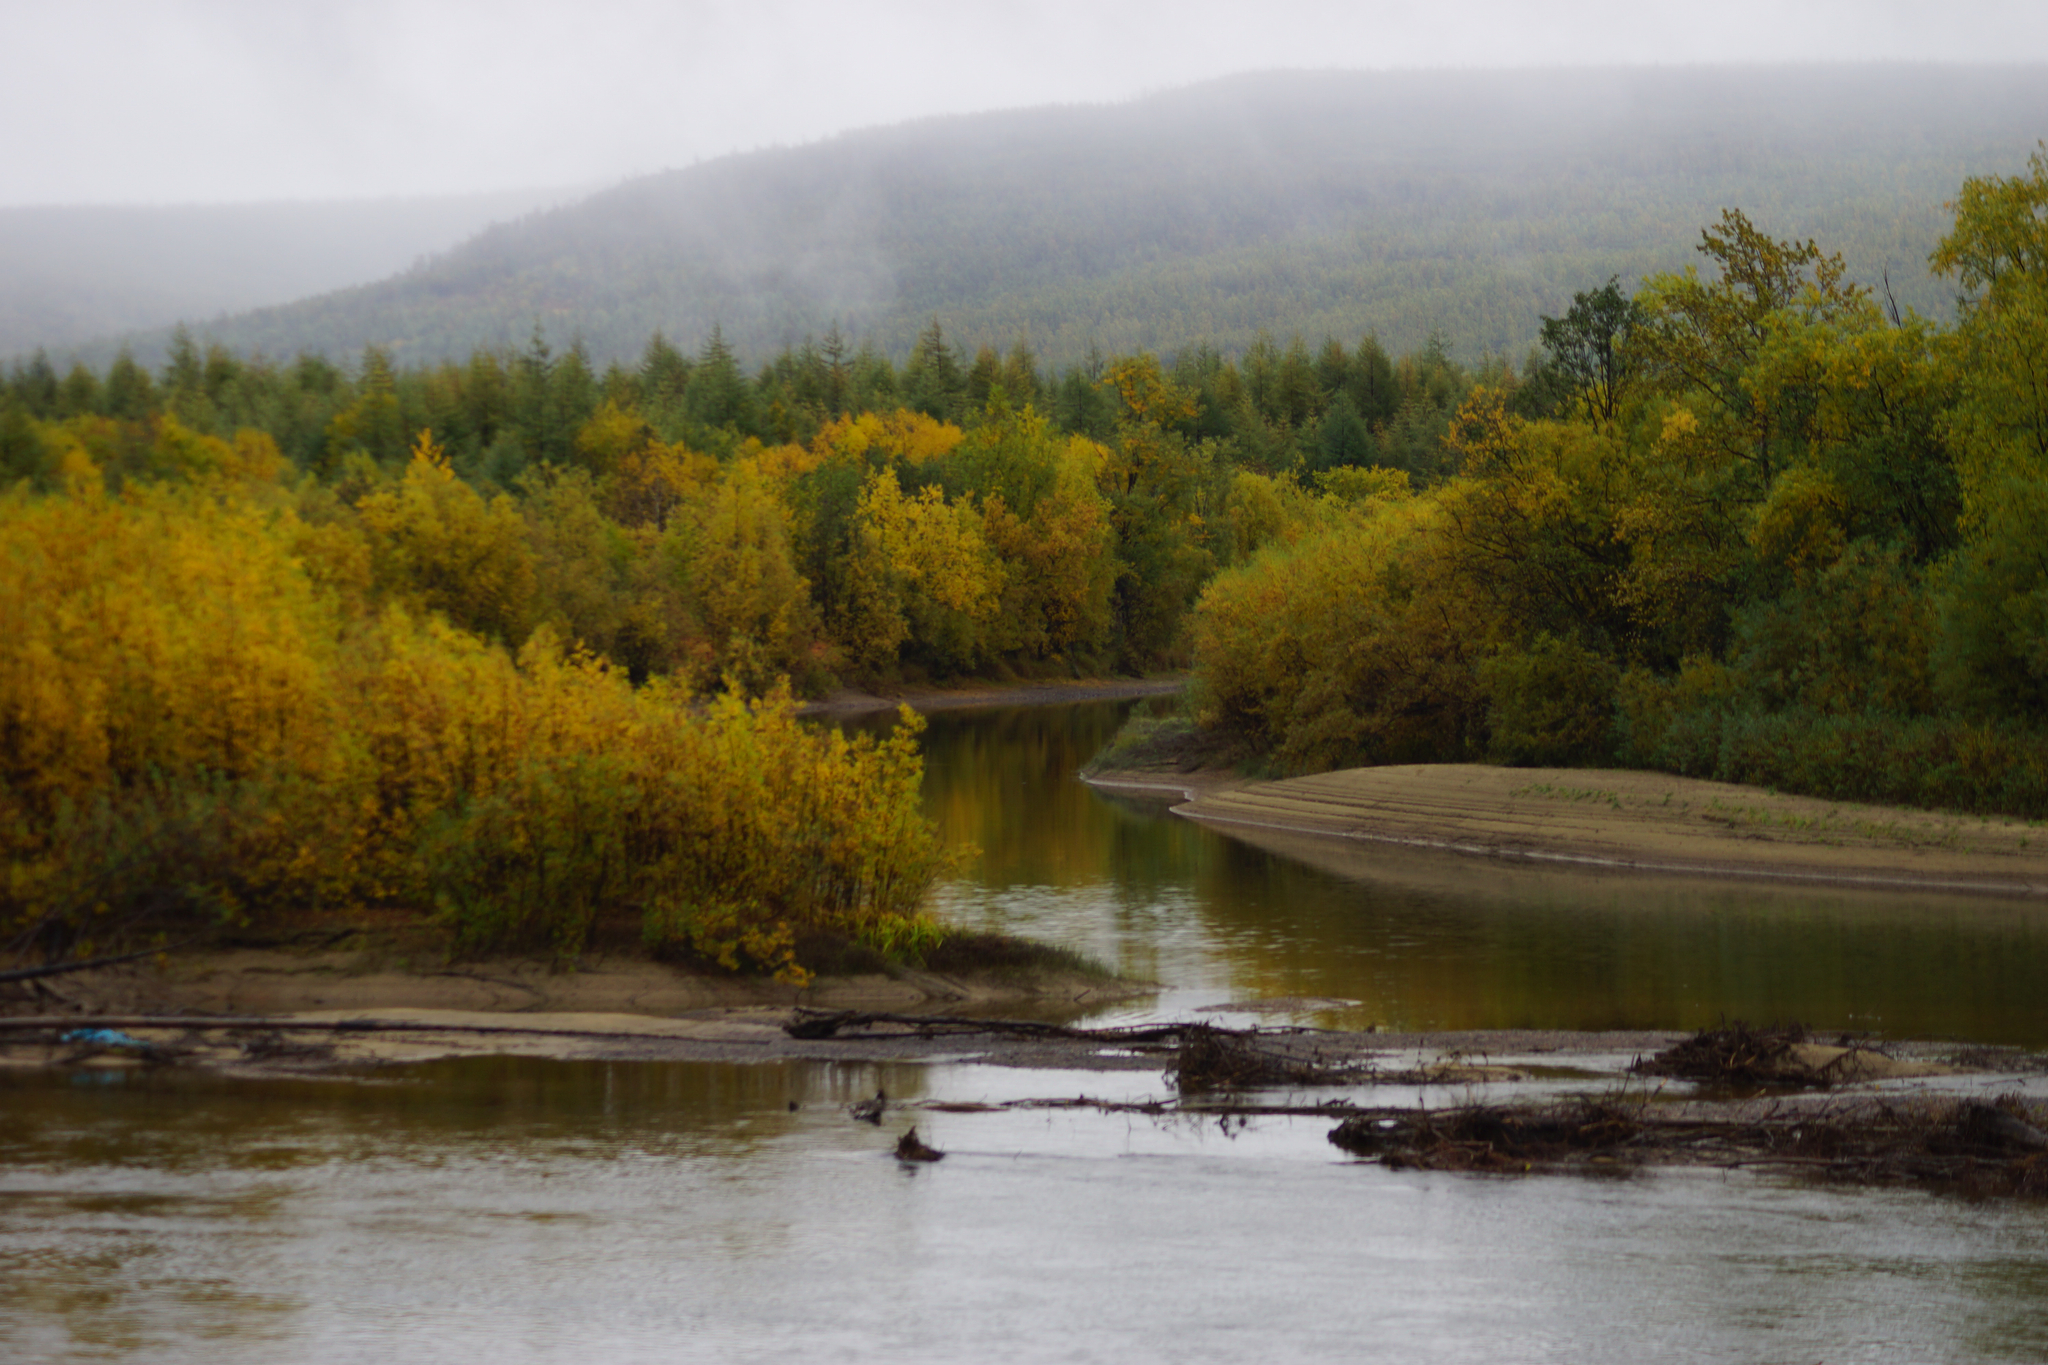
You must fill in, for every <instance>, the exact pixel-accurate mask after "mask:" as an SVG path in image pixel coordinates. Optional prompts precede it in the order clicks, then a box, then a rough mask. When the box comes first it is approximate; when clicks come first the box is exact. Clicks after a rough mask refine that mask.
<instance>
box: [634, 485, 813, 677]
mask: <svg viewBox="0 0 2048 1365" xmlns="http://www.w3.org/2000/svg"><path fill="white" fill-rule="evenodd" d="M669 548H670V552H671V553H672V554H673V555H674V556H675V557H676V559H677V560H678V564H677V569H676V572H677V574H678V577H679V580H680V582H679V587H680V588H681V590H682V592H683V593H684V595H685V597H686V598H687V600H688V601H689V602H690V603H691V604H692V606H693V607H694V609H695V612H696V615H697V618H698V626H699V629H700V630H701V632H702V636H703V639H704V641H705V643H706V645H707V646H708V649H709V651H710V655H711V657H710V659H709V661H708V662H709V663H710V665H711V668H712V670H713V672H714V675H715V674H717V673H732V674H733V675H734V676H735V678H736V680H737V681H738V682H739V683H740V685H741V686H742V687H743V688H744V689H745V690H747V691H749V692H752V693H761V692H764V691H766V690H767V689H768V688H769V686H770V685H771V684H772V683H773V681H774V680H775V678H776V677H777V676H778V675H786V674H788V673H790V672H792V671H794V669H795V668H796V666H797V656H798V654H799V653H800V652H801V651H802V650H803V649H804V647H805V646H807V645H808V644H809V642H810V638H811V635H812V633H813V629H814V626H813V620H812V610H811V602H810V585H809V584H808V583H806V582H805V581H804V579H803V578H802V577H801V576H800V575H799V574H798V573H797V571H796V564H795V560H794V559H793V558H792V556H791V552H790V540H789V512H788V509H786V508H785V507H784V506H783V505H782V502H781V501H780V499H778V498H777V497H776V495H775V491H774V489H773V488H772V487H771V486H770V484H769V482H768V480H767V479H766V478H765V477H764V476H763V474H762V472H761V469H760V466H759V464H758V463H757V462H756V461H755V460H753V459H751V458H742V459H740V460H738V461H736V462H734V464H733V466H732V468H731V469H730V470H729V471H728V472H727V475H726V478H725V479H724V481H723V482H721V483H719V484H717V485H716V486H714V487H712V488H710V489H707V490H704V491H703V492H702V493H701V494H699V495H698V496H697V497H696V498H695V500H694V501H693V502H692V504H691V506H690V509H689V511H688V513H687V514H686V515H685V516H683V517H681V518H680V519H679V523H678V526H677V529H676V531H675V533H674V534H673V535H672V536H671V538H670V542H669Z"/></svg>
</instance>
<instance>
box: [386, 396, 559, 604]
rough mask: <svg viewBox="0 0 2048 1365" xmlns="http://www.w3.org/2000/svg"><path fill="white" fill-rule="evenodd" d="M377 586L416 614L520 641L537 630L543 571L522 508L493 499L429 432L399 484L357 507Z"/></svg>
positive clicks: (422, 436)
mask: <svg viewBox="0 0 2048 1365" xmlns="http://www.w3.org/2000/svg"><path fill="white" fill-rule="evenodd" d="M356 510H357V513H358V514H359V515H360V517H361V518H362V525H363V529H364V530H365V531H366V532H367V533H368V536H369V540H370V551H371V562H372V565H373V568H374V571H375V575H376V582H377V586H378V588H379V589H380V590H382V591H383V592H385V593H387V594H389V595H390V596H392V597H393V598H394V599H396V600H399V601H403V602H405V603H407V604H409V605H411V606H412V607H414V608H415V609H418V610H423V611H436V612H440V613H441V614H442V615H444V616H446V617H447V618H448V619H449V620H451V621H453V622H455V623H456V624H457V625H460V626H462V627H464V628H466V629H469V630H474V631H478V632H480V633H482V634H485V635H488V636H491V637H492V638H494V639H498V640H503V641H506V642H508V643H517V642H518V641H520V640H523V639H524V638H525V637H526V633H527V631H528V630H529V629H531V626H532V619H531V617H532V611H533V595H534V572H533V559H532V555H531V554H530V553H529V552H528V550H527V547H526V526H525V522H524V521H523V519H522V518H521V517H520V515H519V509H518V506H517V505H516V504H515V503H514V502H513V501H512V499H511V498H509V497H506V496H504V495H502V494H501V495H500V496H498V497H497V498H494V499H492V500H491V501H490V502H488V503H486V502H485V501H484V499H483V498H482V496H481V495H479V494H478V493H477V491H476V490H475V489H474V488H471V487H470V486H469V485H468V484H467V483H464V482H463V481H462V480H461V479H460V478H458V477H457V476H456V473H455V471H454V470H453V469H451V468H450V467H449V464H448V459H447V456H446V455H445V453H444V452H443V451H442V449H441V447H440V446H438V445H436V444H435V443H434V438H433V433H431V432H427V431H422V432H421V433H420V434H419V438H418V440H416V441H415V442H414V444H413V452H412V462H411V463H410V464H409V465H407V466H406V471H405V477H404V478H403V479H402V480H401V481H400V482H399V484H398V486H397V487H396V488H379V489H376V490H375V491H373V492H371V493H369V494H367V495H365V496H364V497H363V499H362V501H361V502H359V503H358V504H357V507H356Z"/></svg>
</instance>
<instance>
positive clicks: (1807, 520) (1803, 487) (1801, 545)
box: [1749, 465, 1848, 569]
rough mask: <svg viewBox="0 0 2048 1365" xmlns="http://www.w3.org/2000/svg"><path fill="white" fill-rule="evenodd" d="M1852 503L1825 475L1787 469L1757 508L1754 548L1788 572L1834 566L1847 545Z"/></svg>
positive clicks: (1752, 533) (1809, 468)
mask: <svg viewBox="0 0 2048 1365" xmlns="http://www.w3.org/2000/svg"><path fill="white" fill-rule="evenodd" d="M1847 516H1848V501H1847V499H1846V498H1845V497H1844V496H1843V493H1842V489H1841V486H1840V485H1839V484H1837V483H1836V482H1835V480H1834V479H1833V478H1832V477H1831V476H1830V475H1828V474H1827V473H1825V472H1824V471H1822V470H1818V469H1815V468H1813V467H1812V466H1808V465H1802V466H1799V467H1796V468H1793V469H1789V470H1787V471H1786V472H1785V473H1784V474H1783V475H1781V476H1780V477H1779V479H1778V481H1777V483H1775V484H1773V485H1772V487H1771V492H1770V496H1768V497H1767V498H1765V499H1764V501H1763V503H1762V505H1761V506H1759V507H1758V508H1757V509H1756V519H1755V522H1754V524H1753V525H1752V526H1751V528H1750V533H1749V543H1750V545H1751V546H1752V547H1753V548H1754V549H1755V550H1756V552H1757V553H1758V554H1759V555H1761V556H1762V557H1763V558H1764V559H1765V561H1766V562H1769V563H1773V564H1782V565H1784V566H1786V567H1787V568H1792V569H1800V568H1809V569H1810V568H1821V567H1825V566H1826V565H1828V564H1832V563H1833V562H1834V561H1835V560H1836V559H1837V558H1838V557H1839V556H1840V555H1841V553H1842V547H1843V546H1844V545H1845V544H1846V543H1847V541H1848V532H1847V527H1846V525H1845V522H1846V520H1847Z"/></svg>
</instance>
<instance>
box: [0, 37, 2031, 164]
mask: <svg viewBox="0 0 2048 1365" xmlns="http://www.w3.org/2000/svg"><path fill="white" fill-rule="evenodd" d="M14 10H15V12H14V13H12V14H10V16H9V18H8V24H7V27H8V38H9V44H8V45H9V49H10V57H11V60H10V62H9V64H8V65H9V73H8V79H7V80H6V81H4V82H0V126H4V127H5V128H6V129H7V130H8V131H7V134H6V136H5V140H4V142H0V146H4V148H5V150H4V152H0V167H4V168H5V174H4V175H0V204H49V203H73V204H75V203H129V202H145V203H173V202H208V201H219V200H248V199H273V198H330V197H339V196H361V195H388V194H424V193H438V192H452V191H466V190H483V189H497V188H511V187H523V186H546V185H561V186H577V187H589V188H595V187H597V186H599V185H602V184H606V183H610V182H612V181H615V180H618V179H620V178H622V177H624V176H627V175H631V174H635V173H639V172H647V171H656V170H660V169H663V168H664V167H669V166H684V165H688V164H690V163H691V162H693V161H696V160H699V159H702V158H706V157H713V156H718V155H721V154H724V153H726V152H732V151H745V150H750V149H753V148H758V147H763V146H768V145H771V144H774V143H779V142H780V143H787V142H806V141H811V140H814V139H817V138H820V137H824V136H827V135H829V134H831V133H835V132H839V131H843V130H845V129H848V128H859V127H865V126H869V125H873V124H878V123H892V122H896V121H899V120H902V119H905V118H912V117H916V116H919V115H925V114H943V113H965V112H971V111H976V110H984V109H996V108H1005V107H1014V106H1019V105H1032V104H1046V103H1054V102H1078V101H1108V100H1121V99H1128V98H1130V97H1132V96H1134V95H1138V94H1142V93H1144V92H1146V91H1150V90H1158V89H1162V88H1167V87H1171V86H1176V85H1184V84H1187V83H1189V82H1192V81H1197V80H1202V79H1205V78H1207V77H1211V76H1219V75H1225V74H1229V73H1231V72H1236V71H1246V70H1258V69H1270V68H1274V67H1347V68H1384V67H1417V66H1422V67H1430V66H1465V67H1473V66H1479V67H1485V66H1532V65H1555V64H1614V63H1630V64H1644V63H1666V64H1673V63H1697V62H1756V61H1780V62H1812V61H1831V62H1841V61H1877V60H1894V61H1901V60H1903V61H1944V62H2029V63H2033V62H2048V3H2043V0H1949V3H1947V4H1944V5H1940V6H1936V5H1935V4H1933V3H1931V0H1904V2H1902V3H1894V2H1892V0H1862V2H1860V3H1846V2H1841V0H1815V2H1813V3H1802V0H1768V2H1764V3H1760V2H1759V0H1723V2H1722V3H1718V4H1711V5H1710V4H1702V3H1699V0H1689V2H1688V3H1671V2H1670V0H1628V2H1619V3H1617V2H1612V0H1582V3H1576V4H1570V3H1550V2H1549V0H1536V2H1534V3H1520V4H1516V3H1505V2H1504V0H1435V3H1427V4H1425V3H1398V2H1391V0H1352V3H1332V2H1330V0H1264V2H1263V3H1250V2H1248V0H1144V2H1143V3H1130V2H1121V3H1120V2H1119V0H1098V2H1097V3H1073V2H1071V0H1003V2H1002V3H997V4H973V3H962V0H950V2H949V3H932V2H931V0H866V2H865V3H863V0H746V2H744V3H743V2H740V0H581V3H577V4H563V3H554V2H553V0H488V2H484V0H325V2H324V3H304V2H303V0H40V2H39V3H33V4H32V5H20V6H15V7H14ZM2043 131H2044V133H2048V130H2043Z"/></svg>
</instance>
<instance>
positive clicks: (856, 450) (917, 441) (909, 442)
mask: <svg viewBox="0 0 2048 1365" xmlns="http://www.w3.org/2000/svg"><path fill="white" fill-rule="evenodd" d="M965 438H966V433H965V432H963V431H962V430H961V429H960V428H959V427H956V426H954V425H953V424H952V423H951V422H942V421H939V420H938V419H937V418H934V417H927V416H925V414H923V413H921V412H912V411H910V410H909V409H907V408H898V409H897V410H896V411H895V412H891V413H886V414H884V413H875V412H863V413H860V414H859V415H857V416H855V415H848V416H845V417H841V418H839V419H838V420H837V421H834V422H829V423H827V424H826V425H825V426H824V428H822V429H821V430H820V431H819V432H818V435H817V437H816V439H814V440H813V441H812V442H811V449H812V450H813V451H814V452H816V454H817V455H818V456H819V458H820V459H822V460H827V461H837V462H841V463H853V464H863V463H864V464H866V465H868V466H870V467H879V466H881V465H885V464H894V463H898V462H901V463H908V464H927V463H929V462H931V461H933V460H942V459H944V458H946V457H947V456H948V455H951V454H952V453H953V451H954V449H955V448H957V447H958V446H959V444H960V442H961V441H962V440H964V439H965Z"/></svg>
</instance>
